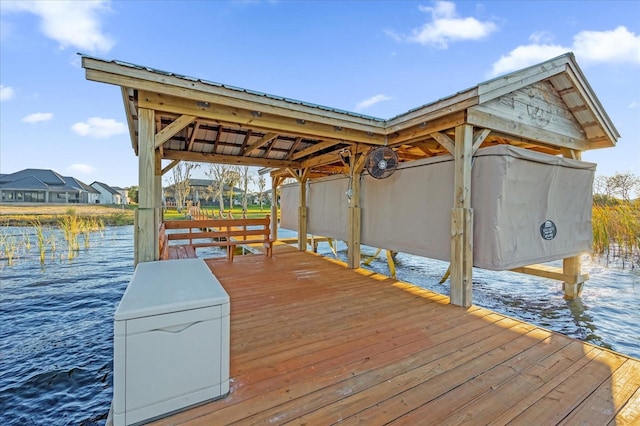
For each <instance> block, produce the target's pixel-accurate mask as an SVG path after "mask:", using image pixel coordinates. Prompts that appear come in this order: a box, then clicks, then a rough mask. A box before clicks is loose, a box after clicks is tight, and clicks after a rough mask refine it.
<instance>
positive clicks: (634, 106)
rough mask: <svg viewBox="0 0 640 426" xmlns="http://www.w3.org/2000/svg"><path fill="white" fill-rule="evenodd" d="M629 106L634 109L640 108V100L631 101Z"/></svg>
mask: <svg viewBox="0 0 640 426" xmlns="http://www.w3.org/2000/svg"><path fill="white" fill-rule="evenodd" d="M629 108H631V109H634V108H640V102H636V101H634V102H631V103H630V104H629Z"/></svg>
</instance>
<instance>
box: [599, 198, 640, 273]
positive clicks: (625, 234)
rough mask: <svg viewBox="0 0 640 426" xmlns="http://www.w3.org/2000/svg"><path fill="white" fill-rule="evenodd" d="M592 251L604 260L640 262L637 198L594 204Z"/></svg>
mask: <svg viewBox="0 0 640 426" xmlns="http://www.w3.org/2000/svg"><path fill="white" fill-rule="evenodd" d="M592 223H593V252H594V255H596V256H601V257H603V258H604V260H605V261H606V263H607V264H609V262H611V261H617V262H620V263H621V265H622V267H623V268H624V267H626V266H630V267H631V268H636V267H638V266H640V200H635V201H631V202H619V203H616V204H612V205H594V206H593V214H592Z"/></svg>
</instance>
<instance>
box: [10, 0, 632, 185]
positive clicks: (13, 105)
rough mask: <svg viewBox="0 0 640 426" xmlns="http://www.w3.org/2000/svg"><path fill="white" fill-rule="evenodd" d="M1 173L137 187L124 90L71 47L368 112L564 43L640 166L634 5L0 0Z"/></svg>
mask: <svg viewBox="0 0 640 426" xmlns="http://www.w3.org/2000/svg"><path fill="white" fill-rule="evenodd" d="M0 43H1V45H0V85H1V88H0V100H1V103H0V173H12V172H15V171H18V170H21V169H24V168H47V169H53V170H55V171H57V172H59V173H61V174H63V175H72V176H74V177H77V178H78V179H81V180H83V181H85V182H86V183H91V182H93V181H95V180H98V181H103V182H106V183H108V184H110V185H114V186H123V187H124V186H130V185H136V184H137V158H136V157H135V155H134V153H133V150H132V148H131V142H130V140H129V135H128V132H127V130H126V124H125V123H126V119H125V116H124V109H123V105H122V99H121V95H120V91H119V90H118V88H116V87H114V86H109V85H105V84H101V83H94V82H89V81H86V80H85V77H84V70H83V69H82V68H81V67H80V58H79V57H78V55H77V52H82V53H86V54H89V55H92V56H97V57H100V58H104V59H117V60H122V61H126V62H131V63H134V64H139V65H145V66H149V67H153V68H157V69H161V70H166V71H171V72H175V73H179V74H183V75H188V76H192V77H197V78H201V79H206V80H211V81H216V82H220V83H225V84H230V85H234V86H239V87H243V88H247V89H253V90H257V91H261V92H266V93H270V94H273V95H278V96H285V97H288V98H294V99H299V100H302V101H306V102H312V103H316V104H321V105H326V106H330V107H333V108H339V109H344V110H349V111H356V112H360V113H362V114H366V115H372V116H375V117H380V118H390V117H392V116H395V115H398V114H401V113H403V112H406V111H408V110H410V109H413V108H415V107H418V106H420V105H423V104H426V103H430V102H433V101H436V100H438V99H440V98H442V97H446V96H449V95H452V94H454V93H456V92H459V91H461V90H465V89H467V88H469V87H472V86H474V85H476V84H478V83H480V82H483V81H485V80H488V79H491V78H493V77H495V76H497V75H500V74H504V73H507V72H509V71H513V70H516V69H520V68H523V67H525V66H528V65H531V64H533V63H537V62H541V61H544V60H546V59H549V58H552V57H555V56H558V55H560V54H562V53H564V52H567V51H573V52H574V53H575V55H576V59H577V61H578V64H579V65H580V67H581V68H582V70H583V71H584V74H585V75H586V77H587V80H588V81H589V83H590V84H591V86H592V88H593V90H594V91H595V93H596V95H597V96H598V98H599V99H600V101H601V103H602V104H603V106H604V108H605V110H606V111H607V112H608V114H609V116H610V117H611V119H612V120H613V122H614V124H615V125H616V127H617V128H618V131H619V132H620V134H621V135H622V138H621V139H620V141H619V142H618V146H617V147H615V148H611V149H605V150H595V151H591V152H587V153H585V154H584V156H583V159H585V160H587V161H593V162H596V163H598V171H597V174H598V175H606V176H611V175H613V174H614V173H615V172H617V171H620V172H624V171H630V172H632V173H634V174H636V175H640V2H638V1H602V2H600V1H567V2H554V1H546V2H545V1H530V2H528V1H484V2H473V1H465V2H443V1H440V2H431V1H424V2H414V1H388V2H385V1H375V2H366V1H353V2H338V1H324V2H323V1H316V2H311V1H218V2H215V1H212V2H206V1H196V2H189V1H176V2H173V1H158V2H154V1H112V2H109V1H84V2H80V1H72V2H63V1H37V2H30V1H20V2H12V1H6V0H2V1H1V2H0Z"/></svg>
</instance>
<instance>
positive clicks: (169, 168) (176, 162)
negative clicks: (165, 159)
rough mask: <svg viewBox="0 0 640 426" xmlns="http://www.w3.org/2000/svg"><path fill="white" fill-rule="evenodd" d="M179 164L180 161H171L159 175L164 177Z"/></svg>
mask: <svg viewBox="0 0 640 426" xmlns="http://www.w3.org/2000/svg"><path fill="white" fill-rule="evenodd" d="M179 163H180V160H173V161H172V162H171V163H169V164H167V166H165V167H164V168H163V169H162V171H161V172H160V174H161V175H162V176H164V175H165V174H166V173H167V172H168V171H169V170H171V169H173V168H174V167H175V166H177V165H178V164H179Z"/></svg>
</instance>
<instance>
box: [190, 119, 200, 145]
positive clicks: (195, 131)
mask: <svg viewBox="0 0 640 426" xmlns="http://www.w3.org/2000/svg"><path fill="white" fill-rule="evenodd" d="M199 129H200V122H198V121H196V122H195V124H194V126H193V130H192V131H191V137H190V138H189V143H188V144H187V151H191V150H192V149H193V143H194V142H195V141H196V135H197V134H198V130H199Z"/></svg>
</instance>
